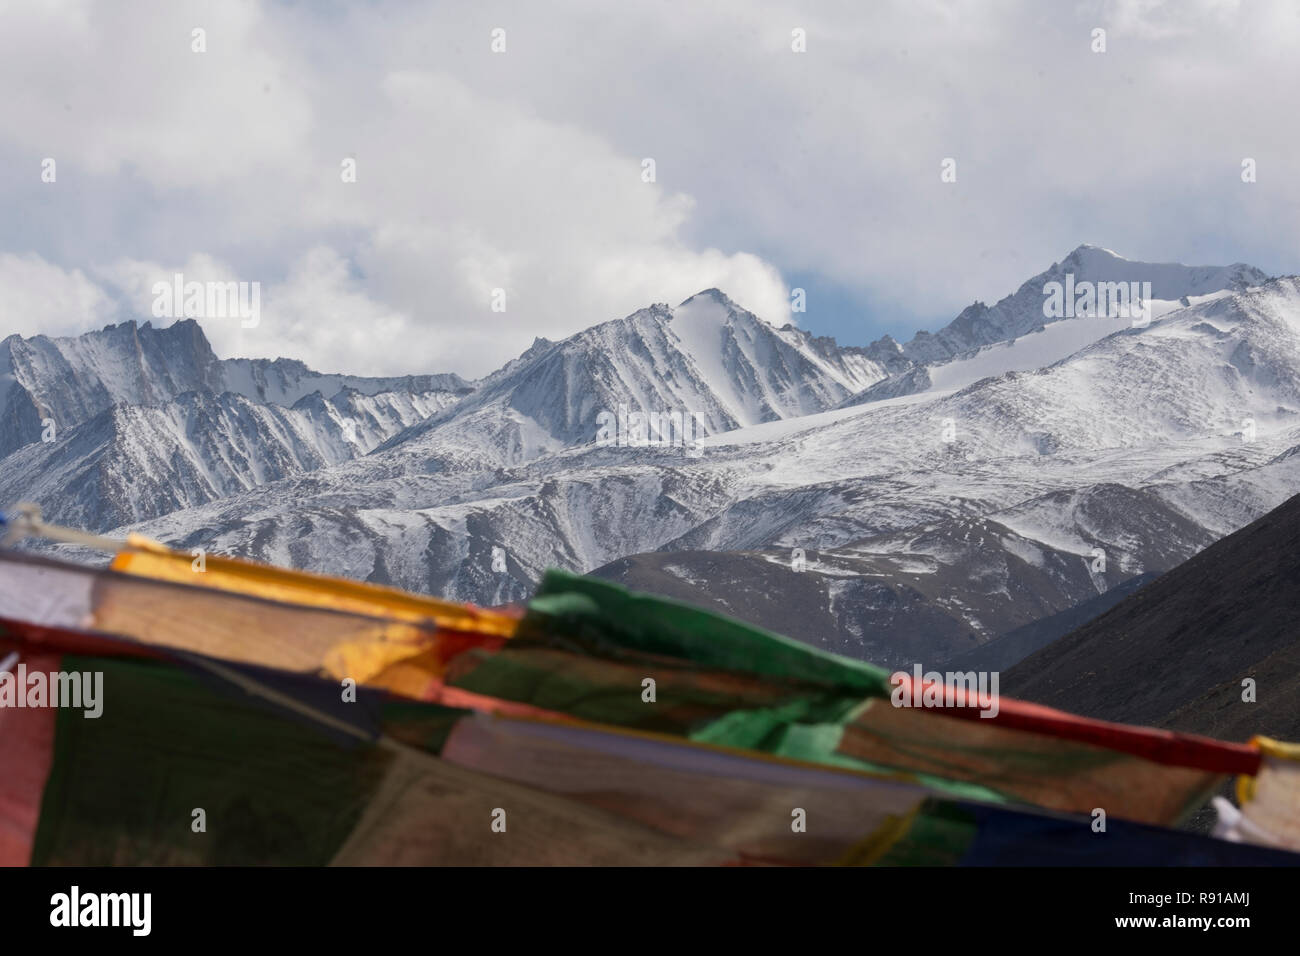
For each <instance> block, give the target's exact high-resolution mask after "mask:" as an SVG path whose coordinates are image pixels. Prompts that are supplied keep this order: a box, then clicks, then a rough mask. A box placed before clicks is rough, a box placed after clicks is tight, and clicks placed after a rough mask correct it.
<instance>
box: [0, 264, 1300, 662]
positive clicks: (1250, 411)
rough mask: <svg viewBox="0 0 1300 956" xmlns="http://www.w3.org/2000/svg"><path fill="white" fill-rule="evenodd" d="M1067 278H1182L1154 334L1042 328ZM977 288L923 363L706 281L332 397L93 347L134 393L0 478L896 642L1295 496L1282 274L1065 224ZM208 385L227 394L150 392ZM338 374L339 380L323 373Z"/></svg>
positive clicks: (921, 649) (1291, 293) (920, 650)
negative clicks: (601, 578)
mask: <svg viewBox="0 0 1300 956" xmlns="http://www.w3.org/2000/svg"><path fill="white" fill-rule="evenodd" d="M1108 270H1109V271H1108ZM1067 271H1072V274H1074V275H1076V277H1080V281H1082V278H1081V277H1084V276H1091V277H1093V281H1128V277H1129V276H1130V275H1133V276H1136V278H1135V280H1134V281H1150V282H1152V288H1153V294H1152V298H1153V299H1154V298H1156V297H1157V296H1169V297H1173V298H1167V299H1166V298H1161V299H1160V302H1159V303H1158V304H1157V307H1156V308H1153V315H1154V320H1153V321H1152V322H1151V324H1150V325H1148V326H1145V327H1141V328H1134V327H1132V324H1131V322H1130V321H1129V320H1127V319H1118V320H1116V319H1105V318H1089V317H1080V318H1075V319H1065V320H1061V321H1058V322H1044V321H1043V318H1042V301H1043V295H1042V285H1043V283H1044V282H1046V281H1048V279H1047V278H1045V277H1050V276H1060V275H1063V274H1065V272H1067ZM1027 290H1028V291H1027ZM1029 293H1032V295H1030V294H1029ZM1017 296H1019V297H1020V298H1019V300H1017ZM1017 303H1018V304H1017ZM1184 303H1186V304H1184ZM1030 305H1032V309H1031V308H1030ZM981 308H982V307H981ZM967 311H968V312H969V310H967ZM985 312H986V313H989V314H988V315H984V317H983V318H981V319H980V320H979V321H978V322H976V321H973V320H972V319H971V317H970V316H969V315H967V313H963V315H966V316H967V318H966V319H962V317H960V316H959V317H958V320H957V321H956V322H954V324H953V325H952V326H950V327H949V329H945V330H944V332H942V333H939V334H938V335H937V336H932V337H930V338H931V339H934V340H936V341H941V342H947V343H948V345H951V346H952V349H951V351H950V352H943V350H940V352H942V354H941V355H940V358H939V359H937V360H935V361H931V362H930V363H929V364H919V363H918V361H917V360H916V359H915V358H908V357H907V355H906V354H905V352H906V351H907V347H904V348H902V349H900V347H899V346H897V344H895V343H893V341H892V340H881V341H880V342H877V343H875V344H874V345H873V346H871V347H869V348H867V349H853V348H841V347H839V346H837V345H835V343H834V342H832V341H831V340H828V339H818V338H814V337H812V336H810V335H809V334H808V333H806V332H804V331H802V330H799V329H796V328H794V327H791V326H787V327H785V328H775V327H774V326H772V325H770V324H768V323H765V322H763V321H761V320H760V319H758V318H757V317H755V316H753V315H752V314H751V313H748V312H747V311H745V310H744V309H742V308H741V307H739V306H737V305H736V304H735V303H733V302H731V301H730V300H729V299H727V298H726V296H725V295H723V294H722V293H721V292H718V291H717V290H708V291H707V292H703V293H700V294H698V295H696V296H693V297H691V298H690V299H688V300H686V302H683V303H682V304H681V305H680V306H678V307H677V308H675V309H670V308H669V307H667V306H665V305H655V306H651V307H650V308H648V309H643V310H641V311H639V312H636V313H633V314H632V315H630V316H627V317H626V318H623V319H618V320H615V321H612V322H606V323H603V324H601V325H598V326H595V327H594V328H591V329H588V330H586V331H584V332H581V333H578V334H577V335H574V336H571V337H570V338H568V339H565V340H564V341H561V342H550V341H547V340H544V339H538V340H537V341H536V342H535V343H534V344H533V346H532V347H531V348H530V349H529V350H528V351H527V352H525V353H524V354H523V355H521V356H520V357H519V358H518V359H516V360H514V361H513V362H511V363H509V364H507V365H506V366H505V367H503V368H502V369H500V370H498V371H497V372H495V373H493V374H492V375H490V376H488V377H487V378H485V379H483V380H482V381H481V382H480V383H478V385H477V388H476V389H475V390H474V391H472V392H469V393H468V394H465V392H466V391H467V390H468V389H467V388H461V389H458V390H445V391H443V390H438V389H434V390H431V391H429V392H425V393H421V392H419V391H418V390H413V389H411V388H409V387H405V386H409V384H410V380H402V382H403V383H404V387H401V388H397V389H393V390H389V391H383V390H378V391H375V389H376V388H377V386H376V385H375V382H376V381H378V380H364V383H365V387H364V388H348V387H347V385H348V381H347V380H345V379H344V377H337V376H336V377H325V376H316V375H315V373H311V372H309V371H308V370H306V369H305V368H303V367H301V366H300V365H297V363H288V362H285V361H284V360H280V361H279V362H277V363H263V364H258V363H241V362H238V361H231V362H228V363H218V365H217V366H215V367H213V366H211V363H205V362H204V361H203V360H202V357H201V351H200V350H197V349H196V350H192V352H191V353H190V354H189V356H188V357H182V358H181V359H180V360H179V365H178V368H179V369H180V371H176V372H172V373H171V377H170V379H167V380H164V381H163V382H162V384H158V383H155V382H153V381H152V380H150V381H148V382H143V383H140V382H137V380H136V379H133V378H132V377H131V376H129V375H127V374H126V373H125V372H124V371H122V368H121V363H120V362H119V363H118V364H117V365H111V364H110V363H107V362H106V361H99V362H98V364H96V363H92V362H91V361H90V360H89V359H88V358H86V357H85V356H84V355H83V353H89V352H90V351H91V349H90V346H78V347H77V348H76V349H71V348H70V349H66V350H65V351H67V352H69V353H71V354H76V355H77V356H78V357H79V358H78V361H79V362H80V367H82V368H91V369H92V370H95V371H96V374H97V375H98V376H99V377H98V378H93V379H92V381H94V382H101V383H102V382H110V383H111V389H110V388H109V386H108V385H103V386H102V388H103V391H105V392H109V393H110V394H109V397H113V396H122V395H127V394H128V393H129V394H130V395H131V396H134V397H136V398H140V399H145V398H147V399H149V401H150V404H133V405H130V406H126V405H122V404H118V405H116V406H112V407H111V410H108V409H107V408H106V409H104V410H101V412H99V413H96V416H92V417H91V418H90V419H87V420H86V421H85V423H84V424H82V425H80V426H77V427H74V428H72V429H70V430H68V431H65V432H62V433H61V435H62V437H61V438H60V440H59V442H57V443H56V444H55V446H53V447H49V446H40V445H31V446H28V447H26V448H23V449H20V450H19V452H18V453H16V454H14V455H10V456H9V457H8V458H6V459H4V460H3V461H0V494H3V495H4V496H6V497H7V498H8V499H9V500H13V499H15V498H24V497H33V495H31V494H24V493H22V492H23V490H24V489H33V488H34V489H36V490H37V491H38V492H39V497H40V499H41V500H42V503H43V504H45V506H46V510H47V512H49V513H51V514H56V515H67V516H69V517H67V518H64V520H68V521H69V522H70V523H74V524H81V525H83V526H88V527H98V528H108V527H110V526H111V525H113V524H114V523H118V524H120V525H122V526H123V527H127V526H129V527H131V528H133V529H135V530H139V531H141V532H143V533H145V534H148V535H152V536H154V537H157V538H159V539H161V540H164V541H167V542H170V543H172V544H174V545H176V546H178V547H183V548H189V547H194V546H200V545H201V546H204V547H206V548H208V549H209V550H214V551H220V552H225V553H232V554H240V555H245V556H248V557H253V558H257V559H260V560H266V561H271V562H273V563H279V564H287V565H293V566H297V567H304V568H311V569H314V570H319V571H325V572H329V573H336V574H343V575H347V576H352V577H357V578H364V579H369V580H374V581H380V582H385V583H394V584H397V585H400V586H403V587H407V588H411V589H414V590H420V591H427V592H431V593H438V594H444V595H448V596H450V597H454V598H461V599H466V600H474V601H479V602H484V603H498V602H502V601H507V600H517V599H521V598H524V597H526V596H527V595H528V594H529V593H530V592H531V589H532V587H533V585H534V584H535V582H536V581H537V580H538V579H539V577H540V575H541V574H542V572H543V571H544V569H545V568H546V567H549V566H560V567H565V568H569V569H573V570H579V571H592V570H593V569H602V571H601V573H602V574H610V575H616V576H617V575H621V576H623V579H625V580H627V581H628V583H630V584H633V585H634V586H635V585H638V584H640V585H643V586H649V587H658V586H660V585H662V586H664V587H669V588H686V589H693V594H694V597H693V599H695V600H698V601H701V602H703V603H713V604H714V605H715V606H718V607H721V608H723V609H726V610H728V611H729V612H730V613H737V614H740V615H741V616H746V615H750V616H751V619H755V617H757V618H759V620H758V623H767V624H771V623H772V620H776V619H779V620H781V621H783V622H785V623H783V625H782V629H785V630H787V631H788V632H789V633H792V634H794V635H795V636H799V637H801V638H803V639H805V640H809V641H811V642H814V643H820V644H823V645H824V646H827V647H831V648H833V649H836V650H840V651H843V652H846V653H852V654H855V655H857V656H861V657H866V658H870V659H873V660H877V661H880V662H882V663H886V664H905V663H908V662H909V661H910V660H913V659H916V660H921V661H922V662H923V663H934V662H935V661H936V659H941V658H943V657H946V656H949V655H952V654H955V653H961V652H962V651H964V650H966V649H968V648H970V647H972V646H974V645H976V644H978V643H980V642H982V641H985V640H988V639H989V638H991V637H993V636H995V635H997V634H999V633H1004V632H1006V631H1008V630H1011V629H1014V628H1016V627H1018V626H1021V625H1023V624H1026V623H1028V622H1030V621H1033V620H1036V619H1038V618H1040V617H1044V616H1047V615H1050V614H1053V613H1055V612H1058V611H1061V610H1063V609H1065V608H1067V607H1071V606H1073V605H1075V604H1077V603H1079V602H1081V601H1083V600H1085V599H1088V598H1089V597H1090V596H1095V595H1096V594H1098V593H1101V592H1104V591H1106V590H1108V589H1109V588H1111V587H1114V586H1116V585H1118V584H1119V583H1121V582H1123V581H1125V580H1127V579H1129V578H1131V577H1133V576H1134V575H1138V574H1143V573H1148V572H1153V571H1157V572H1158V571H1163V570H1166V569H1167V568H1169V567H1172V566H1173V565H1175V564H1177V563H1179V562H1180V561H1182V560H1184V559H1186V558H1187V557H1188V556H1190V555H1191V554H1194V553H1196V552H1197V551H1199V550H1200V549H1202V548H1204V547H1206V545H1207V544H1209V543H1210V542H1211V541H1213V540H1215V539H1216V538H1218V537H1219V536H1222V535H1223V534H1226V533H1228V532H1230V531H1232V530H1234V529H1235V528H1237V527H1240V526H1242V525H1243V524H1245V523H1247V522H1249V521H1251V520H1253V519H1254V518H1255V517H1258V516H1259V515H1260V514H1263V513H1264V512H1266V511H1267V510H1269V509H1270V508H1272V507H1275V506H1276V505H1277V504H1278V503H1280V502H1281V501H1282V500H1285V498H1287V497H1289V496H1290V495H1291V494H1294V493H1295V492H1297V491H1300V280H1297V279H1296V278H1284V279H1278V280H1271V281H1265V280H1264V277H1263V276H1262V274H1261V273H1258V271H1257V270H1253V269H1250V268H1249V267H1244V266H1234V267H1227V268H1225V269H1193V268H1189V267H1184V266H1168V267H1166V266H1151V265H1149V264H1142V263H1127V262H1125V260H1122V259H1119V258H1118V257H1116V256H1114V254H1112V253H1108V252H1106V251H1105V250H1097V249H1093V248H1092V247H1081V248H1080V249H1079V250H1076V251H1075V252H1074V253H1072V254H1071V256H1070V257H1067V259H1066V260H1065V262H1063V263H1061V264H1059V265H1056V266H1053V267H1052V269H1050V270H1048V272H1046V273H1043V274H1042V275H1041V276H1038V277H1036V278H1035V279H1031V280H1030V282H1029V283H1026V284H1025V286H1022V289H1021V291H1020V292H1018V293H1017V294H1016V296H1012V297H1009V298H1008V299H1006V300H1003V302H1001V303H999V304H998V306H996V307H994V310H985ZM122 328H123V327H115V328H113V329H109V330H105V333H103V335H105V336H107V335H109V333H113V334H116V335H117V336H121V337H124V338H125V337H127V336H126V335H124V333H123V332H122V331H120V330H121V329H122ZM173 328H176V327H173ZM129 331H130V334H132V335H135V336H137V337H141V338H150V339H152V338H153V337H155V336H157V335H158V334H159V333H157V332H156V331H155V330H151V329H149V328H148V327H147V326H146V327H142V328H141V329H139V330H134V328H132V329H131V330H129ZM168 331H170V330H168ZM183 331H184V330H182V332H183ZM97 335H99V333H97ZM916 341H917V340H915V339H914V340H913V343H909V345H911V344H914V343H915V342H916ZM18 342H19V343H21V342H22V340H18ZM204 344H206V343H204ZM7 345H9V347H10V348H11V350H12V349H13V347H14V340H12V339H11V340H7ZM96 348H100V349H102V348H103V346H102V344H101V345H98V346H96ZM944 348H945V349H947V348H948V346H947V345H945V347H944ZM151 350H156V346H155V344H154V343H153V342H152V341H151V342H150V343H147V344H145V345H142V346H141V347H140V350H139V351H140V354H141V355H143V356H145V359H143V361H146V363H147V362H148V361H152V358H151V356H152V355H153V351H151ZM912 352H913V355H916V354H917V352H916V350H915V349H913V350H912ZM62 354H64V352H62V351H61V352H60V355H62ZM936 354H938V353H936ZM214 361H216V360H214ZM36 364H38V363H34V362H29V363H28V364H27V365H26V366H24V369H30V368H31V367H33V366H35V365H36ZM214 368H215V370H213V369H214ZM110 373H111V374H110ZM24 374H25V375H26V378H25V379H24V380H23V381H24V382H25V383H28V384H24V385H23V388H29V385H30V383H31V382H33V381H35V380H36V379H35V378H34V377H33V375H32V374H31V373H30V372H29V371H25V372H24ZM204 376H206V378H204ZM146 377H147V376H146ZM198 378H203V379H204V380H205V381H211V380H215V381H216V382H217V383H218V386H219V387H220V389H221V391H215V390H213V389H212V388H210V387H201V388H192V389H190V391H191V392H192V394H183V393H177V394H176V395H174V396H172V397H171V398H167V399H165V400H160V399H159V397H158V396H159V394H160V393H166V392H167V391H168V389H173V388H179V387H180V386H181V385H182V384H185V383H192V382H193V381H194V380H195V379H198ZM327 379H328V380H329V383H330V385H331V386H340V388H339V389H338V390H336V391H334V392H330V391H329V390H325V389H314V390H308V386H309V385H311V384H312V383H313V382H316V383H319V382H323V381H326V380H327ZM146 384H147V385H149V386H150V389H151V391H147V392H146V391H144V385H146ZM443 384H452V385H454V384H455V383H454V382H451V383H443ZM131 389H135V391H134V392H132V391H131ZM891 390H892V392H891ZM36 391H39V389H37V390H36ZM864 392H865V393H866V394H872V393H873V392H875V394H874V395H873V400H871V401H869V402H866V403H858V404H854V403H853V396H859V397H861V396H862V395H863V394H864ZM31 393H32V394H34V393H35V392H31ZM250 393H251V394H250ZM324 395H332V397H331V398H329V399H326V398H324V397H323V396H324ZM420 396H423V397H422V398H421V397H420ZM417 399H418V400H417ZM97 400H100V401H102V400H104V399H103V398H102V397H101V396H100V395H99V393H98V392H96V391H95V390H94V388H89V389H85V390H83V393H82V394H80V395H79V396H78V398H77V401H78V402H80V405H81V406H84V407H86V408H90V407H93V405H94V402H95V401H97ZM128 400H129V399H128ZM290 400H292V401H290ZM846 400H847V403H846ZM286 403H287V405H288V406H289V407H286ZM110 405H111V403H110ZM620 405H626V406H628V407H629V408H631V409H634V410H641V411H675V410H677V411H681V412H684V413H688V414H689V413H691V412H699V413H701V414H702V415H703V416H704V418H705V421H706V427H707V429H708V431H709V433H710V434H709V436H708V437H706V438H705V439H704V440H703V441H702V442H701V451H702V453H701V454H700V455H699V456H698V457H692V456H689V455H686V454H684V453H683V449H682V448H674V447H636V446H626V445H618V444H614V445H601V444H597V443H596V442H595V441H594V440H593V439H594V438H595V433H596V425H597V416H598V415H599V414H600V413H601V412H602V411H608V412H616V411H617V409H618V408H619V406H620ZM348 420H355V421H356V422H357V424H355V425H353V426H351V428H350V430H349V429H347V428H345V426H344V424H343V423H344V422H345V421H348ZM345 432H349V433H350V434H351V435H352V438H353V439H354V440H347V439H346V436H345V434H344V433H345ZM65 443H66V444H65ZM364 452H369V453H368V454H363V453H364ZM146 519H147V520H146ZM117 530H119V531H120V530H123V529H122V528H119V529H117ZM796 549H798V550H796ZM801 553H802V554H805V555H807V557H808V558H809V560H808V561H807V567H806V568H804V569H803V570H800V571H796V570H795V569H794V568H793V567H792V562H793V561H794V558H795V556H796V555H799V554H801ZM1099 557H1100V558H1101V559H1102V560H1101V561H1100V562H1099V560H1098V559H1099ZM502 568H504V570H502ZM674 593H675V592H674ZM773 615H775V617H773ZM764 616H766V618H764Z"/></svg>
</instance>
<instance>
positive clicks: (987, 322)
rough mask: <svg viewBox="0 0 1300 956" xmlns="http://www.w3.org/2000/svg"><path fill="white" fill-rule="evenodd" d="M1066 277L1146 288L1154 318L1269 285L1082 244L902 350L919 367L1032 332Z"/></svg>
mask: <svg viewBox="0 0 1300 956" xmlns="http://www.w3.org/2000/svg"><path fill="white" fill-rule="evenodd" d="M1067 276H1073V282H1074V283H1075V284H1082V283H1084V282H1090V283H1093V284H1094V285H1096V284H1098V283H1103V282H1124V283H1133V282H1137V283H1143V282H1149V283H1150V284H1151V297H1152V299H1153V300H1155V302H1156V304H1157V305H1156V311H1157V312H1162V311H1168V310H1169V308H1170V305H1171V304H1174V303H1178V302H1179V301H1180V300H1182V299H1190V298H1199V297H1202V296H1207V295H1212V294H1214V293H1216V292H1221V291H1229V292H1240V291H1242V290H1244V289H1248V288H1250V287H1251V286H1257V285H1260V284H1261V283H1263V282H1265V281H1267V280H1268V275H1267V274H1265V273H1264V272H1261V271H1260V270H1259V269H1256V268H1255V267H1254V266H1248V265H1245V264H1244V263H1240V262H1238V263H1234V264H1233V265H1230V266H1184V265H1181V264H1178V263H1155V262H1136V261H1133V260H1129V259H1125V258H1124V257H1123V256H1120V255H1118V254H1116V253H1114V252H1111V251H1110V250H1109V249H1102V248H1100V247H1099V246H1093V245H1087V244H1084V245H1082V246H1079V248H1077V249H1075V250H1074V251H1073V252H1071V253H1070V254H1069V255H1068V256H1066V257H1065V258H1064V259H1062V260H1061V261H1060V262H1054V263H1052V265H1051V266H1050V267H1049V268H1048V269H1046V270H1045V271H1043V272H1040V273H1039V274H1038V275H1036V276H1034V277H1033V278H1032V279H1029V280H1027V281H1026V282H1025V283H1024V284H1023V285H1022V286H1021V287H1020V288H1019V289H1017V290H1016V291H1015V292H1014V293H1012V294H1011V295H1009V296H1007V297H1006V298H1004V299H1002V300H1000V301H999V302H998V303H997V304H996V305H993V306H987V305H985V304H984V303H982V302H975V303H972V304H971V305H969V306H967V307H966V308H965V309H963V310H962V311H961V314H960V315H958V316H957V318H955V319H953V320H952V322H950V323H949V324H948V325H947V326H945V327H944V328H943V329H941V330H940V331H939V332H936V333H934V334H931V333H929V332H918V333H917V334H916V335H915V336H914V337H913V338H912V340H911V341H910V342H908V343H907V344H906V345H904V346H903V354H904V355H906V356H907V357H908V358H909V359H912V360H913V361H915V362H918V363H921V364H930V363H935V362H942V361H945V360H947V359H951V358H952V357H954V356H956V355H960V354H962V353H965V352H970V351H972V350H974V349H978V348H980V347H981V346H984V345H991V344H993V343H994V342H1005V341H1007V340H1008V339H1014V338H1019V337H1020V336H1022V335H1025V334H1026V333H1028V332H1032V331H1034V330H1035V329H1036V328H1038V327H1039V326H1041V325H1042V324H1043V322H1044V319H1043V298H1044V296H1043V287H1044V286H1045V285H1047V284H1048V283H1049V282H1061V283H1064V282H1065V280H1066V277H1067ZM1182 304H1183V305H1187V304H1190V303H1187V302H1184V303H1182Z"/></svg>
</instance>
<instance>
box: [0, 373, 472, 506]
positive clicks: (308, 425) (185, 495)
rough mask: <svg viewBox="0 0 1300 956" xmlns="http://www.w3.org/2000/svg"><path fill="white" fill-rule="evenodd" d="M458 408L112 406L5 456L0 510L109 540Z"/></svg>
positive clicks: (381, 404) (395, 404) (202, 393)
mask: <svg viewBox="0 0 1300 956" xmlns="http://www.w3.org/2000/svg"><path fill="white" fill-rule="evenodd" d="M458 399H459V396H458V395H456V394H455V393H452V392H445V391H430V392H415V393H410V392H380V393H378V394H376V395H366V394H364V393H362V392H359V391H357V390H356V389H354V388H343V389H341V390H340V391H339V392H338V393H337V394H336V395H334V396H332V397H331V398H325V397H323V396H322V395H321V394H320V393H319V392H312V393H311V394H309V395H304V396H303V397H302V398H300V399H298V401H297V402H295V403H294V405H293V406H292V407H290V408H286V407H284V406H282V405H277V404H274V403H267V404H259V403H257V402H254V401H252V400H251V399H248V398H245V397H244V396H243V395H238V394H235V393H234V392H223V393H221V394H220V395H216V394H213V393H212V392H210V391H207V390H199V391H189V392H183V393H181V394H180V395H179V396H177V397H176V398H174V399H172V400H171V401H168V402H162V403H159V404H151V405H128V404H116V405H112V406H110V407H109V408H107V409H105V410H104V411H102V412H100V413H99V414H98V415H96V416H95V417H93V418H91V419H90V420H88V421H85V422H82V423H81V424H79V425H75V426H73V427H72V428H71V429H69V430H67V431H66V432H63V433H61V435H60V436H59V438H58V440H56V441H53V442H35V443H32V444H29V445H25V446H24V447H22V448H20V449H18V451H16V452H14V453H13V454H12V455H10V456H8V457H7V458H6V459H5V460H4V462H3V467H0V500H4V501H17V500H36V501H39V502H41V503H42V504H43V506H44V510H45V516H46V518H48V519H49V520H52V521H58V522H62V523H65V524H69V525H72V526H74V527H78V528H83V529H85V530H89V531H103V530H107V529H109V528H115V527H118V526H119V525H123V524H130V523H132V522H136V521H140V520H143V519H147V518H153V517H158V516H159V515H165V514H168V513H169V512H172V511H176V510H179V509H181V508H189V507H192V506H194V505H200V504H204V503H206V502H209V501H213V500H215V499H218V498H222V497H225V496H227V495H230V494H234V493H236V492H239V491H246V490H247V489H249V488H253V487H256V486H257V485H260V484H264V483H266V482H269V481H278V480H280V479H282V478H287V477H289V476H291V475H300V474H305V473H307V472H310V471H314V470H316V469H317V468H321V467H323V466H326V465H334V464H338V463H339V462H343V461H347V460H349V459H352V458H355V457H358V456H360V455H364V454H365V453H366V452H368V451H370V450H371V449H373V448H374V447H375V446H376V445H378V444H379V443H380V442H382V441H383V440H384V439H386V438H388V437H389V436H391V435H393V434H394V433H396V432H398V431H400V430H401V429H403V428H405V427H407V426H408V425H411V424H413V423H414V422H417V421H421V420H423V419H425V418H427V417H428V416H429V415H431V414H433V413H434V412H436V411H438V410H439V409H441V408H445V407H446V406H447V405H449V404H453V403H454V402H456V401H457V400H458Z"/></svg>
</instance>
